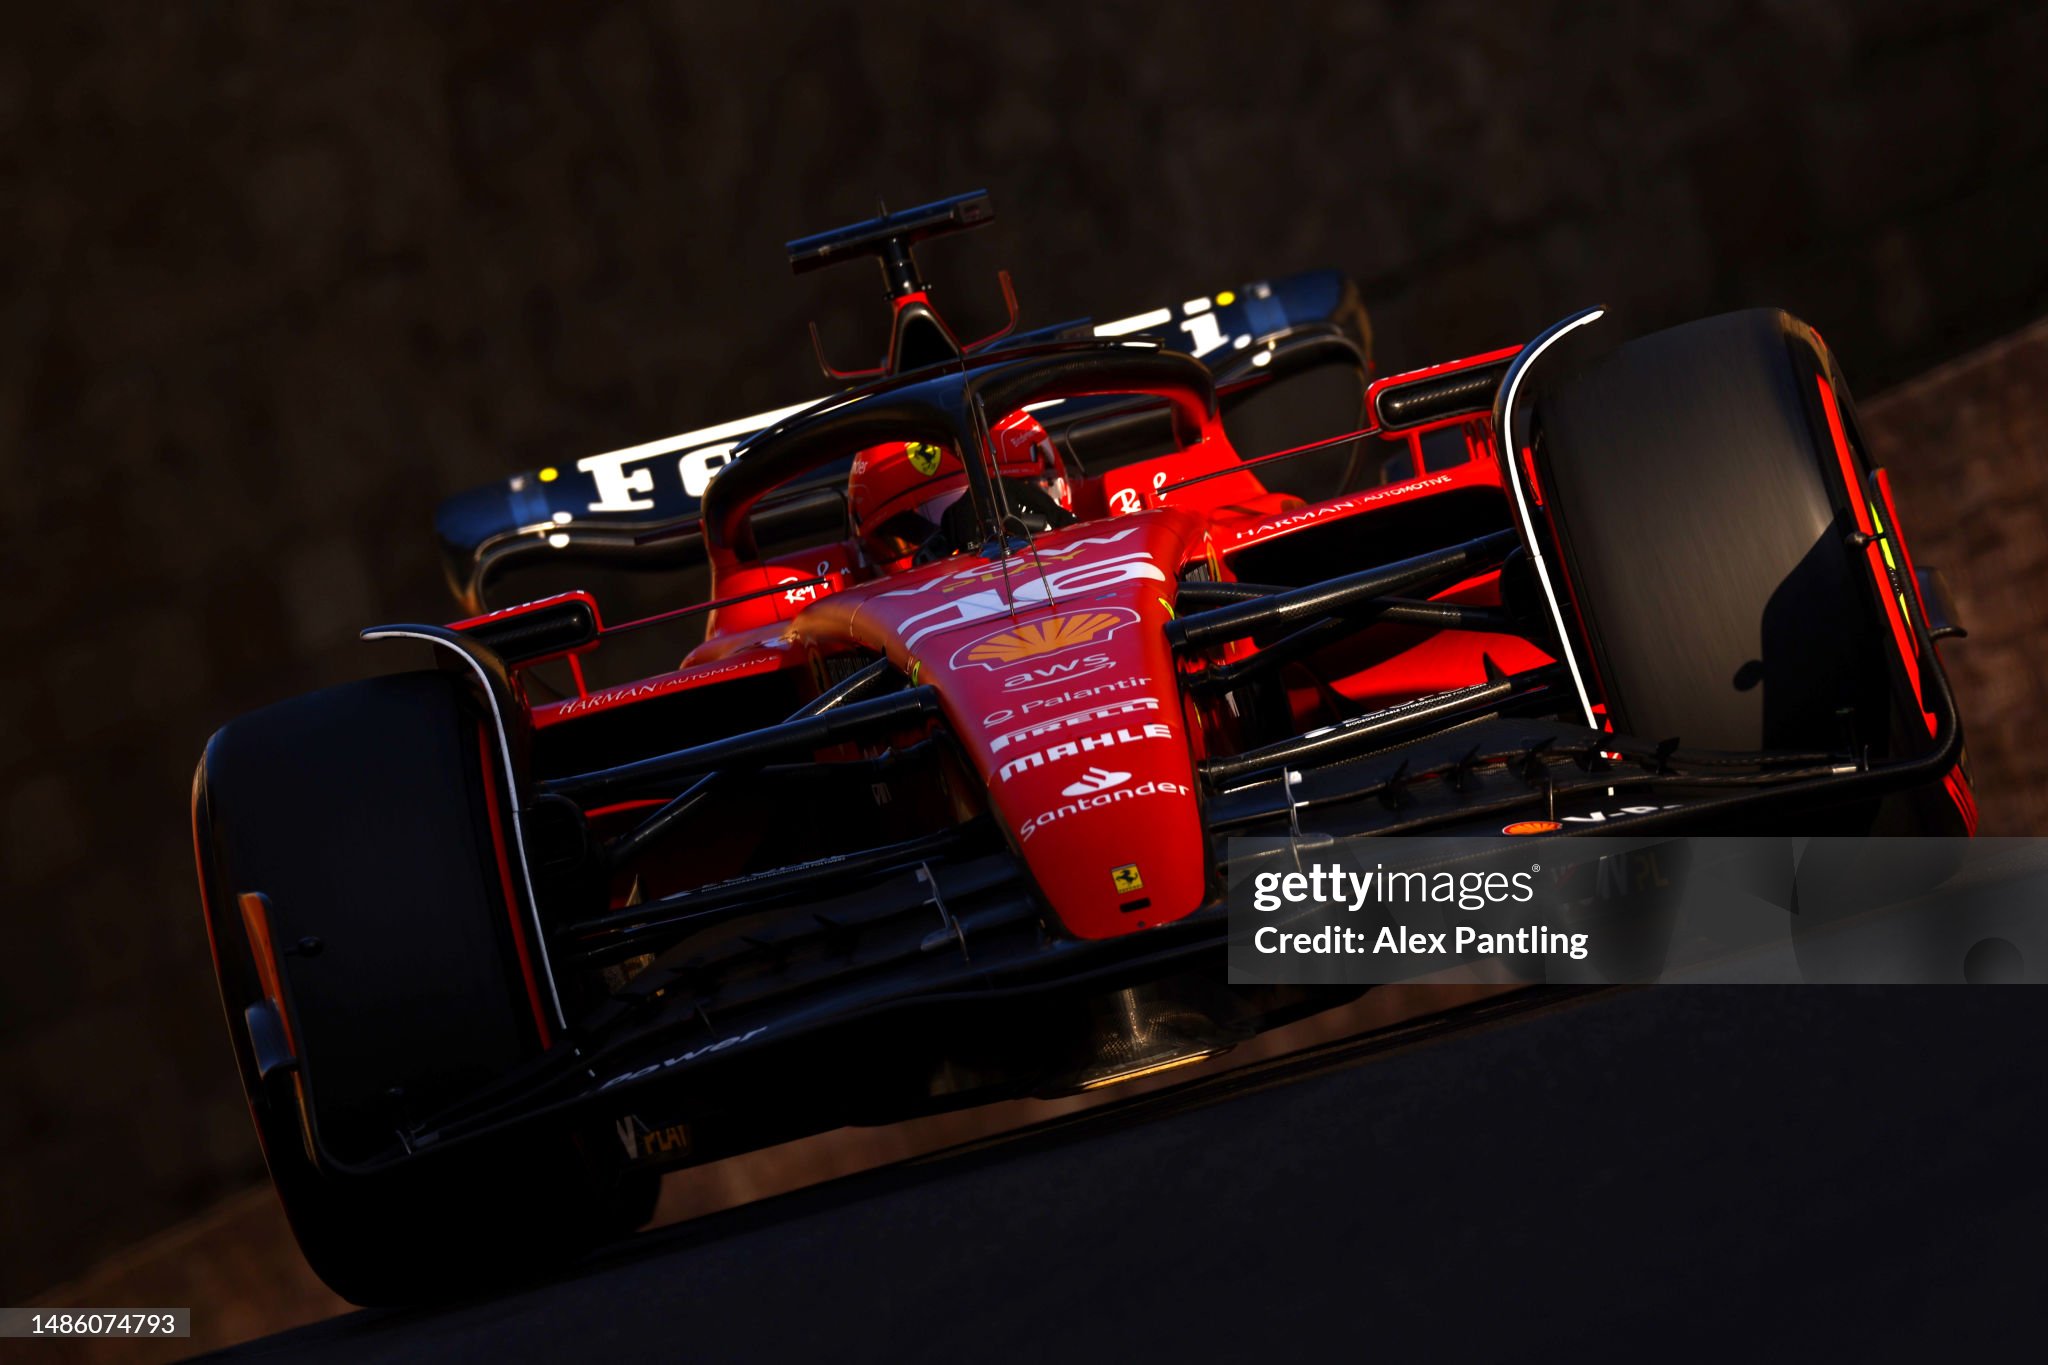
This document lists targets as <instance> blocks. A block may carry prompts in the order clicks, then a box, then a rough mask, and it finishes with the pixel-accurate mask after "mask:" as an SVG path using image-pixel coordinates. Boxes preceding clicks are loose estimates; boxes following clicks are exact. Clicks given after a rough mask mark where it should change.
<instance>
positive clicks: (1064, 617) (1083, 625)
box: [953, 607, 1138, 673]
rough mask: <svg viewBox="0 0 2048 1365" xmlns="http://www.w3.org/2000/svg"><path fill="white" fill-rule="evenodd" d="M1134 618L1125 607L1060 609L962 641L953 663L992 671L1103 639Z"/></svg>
mask: <svg viewBox="0 0 2048 1365" xmlns="http://www.w3.org/2000/svg"><path fill="white" fill-rule="evenodd" d="M1137 619H1138V613H1136V612H1134V611H1131V610H1129V609H1127V608H1124V607H1098V608H1095V609H1093V610H1089V611H1068V612H1059V613H1057V614H1055V615H1052V616H1048V617H1046V618H1044V619H1043V620H1039V621H1030V622H1027V623H1025V624H1024V625H1020V626H1010V627H1007V628H1005V629H1003V630H999V631H996V632H995V633H994V634H992V635H984V636H982V637H981V638H980V639H979V640H976V641H974V642H972V643H971V644H966V645H962V646H961V647H960V648H959V649H958V650H956V651H955V652H954V654H953V667H954V668H963V667H965V666H966V665H968V664H979V665H980V666H981V667H983V668H986V669H988V670H989V671H990V672H992V673H993V672H997V671H999V670H1002V669H1006V668H1010V667H1013V666H1015V665H1017V664H1021V663H1025V662H1028V661H1029V660H1032V659H1042V658H1046V657H1047V656H1049V655H1053V654H1059V653H1063V652H1064V651H1066V650H1069V649H1076V648H1079V647H1080V646H1082V645H1092V644H1096V643H1099V642H1101V641H1105V640H1107V639H1109V637H1110V636H1112V635H1114V634H1116V633H1117V631H1119V630H1121V629H1122V628H1123V627H1125V626H1127V625H1129V624H1131V622H1133V621H1135V620H1137Z"/></svg>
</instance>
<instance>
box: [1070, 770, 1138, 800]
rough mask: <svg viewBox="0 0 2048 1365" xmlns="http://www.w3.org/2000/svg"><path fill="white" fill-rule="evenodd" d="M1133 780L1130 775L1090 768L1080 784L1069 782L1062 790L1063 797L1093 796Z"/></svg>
mask: <svg viewBox="0 0 2048 1365" xmlns="http://www.w3.org/2000/svg"><path fill="white" fill-rule="evenodd" d="M1130 780H1131V775H1130V774H1129V773H1113V772H1111V771H1110V770H1109V769H1107V768H1090V769H1089V770H1088V771H1087V772H1085V773H1083V774H1082V775H1081V779H1080V780H1079V781H1078V782H1069V783H1068V784H1067V785H1066V786H1065V787H1063V788H1061V789H1060V795H1061V796H1093V795H1095V794H1096V793H1097V792H1106V791H1108V790H1109V789H1110V788H1111V787H1121V786H1122V785H1123V784H1124V783H1126V782H1128V781H1130Z"/></svg>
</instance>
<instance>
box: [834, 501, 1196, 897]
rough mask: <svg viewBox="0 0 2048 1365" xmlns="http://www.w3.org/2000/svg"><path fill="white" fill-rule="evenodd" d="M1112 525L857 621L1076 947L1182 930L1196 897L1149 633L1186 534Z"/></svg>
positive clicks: (1162, 649) (1161, 633) (1173, 744)
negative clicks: (885, 644) (901, 665)
mask: <svg viewBox="0 0 2048 1365" xmlns="http://www.w3.org/2000/svg"><path fill="white" fill-rule="evenodd" d="M1112 526H1114V528H1115V529H1113V530H1110V529H1104V528H1103V527H1102V526H1101V525H1100V524H1097V525H1096V526H1092V527H1076V528H1073V529H1071V530H1069V531H1067V532H1065V533H1064V534H1062V535H1059V536H1045V537H1041V538H1040V540H1039V542H1038V545H1037V546H1036V548H1035V550H1034V551H1033V552H1032V558H1030V559H1028V560H1022V559H1013V560H1011V561H1009V562H1008V564H1007V565H991V564H989V563H987V562H985V561H979V560H977V561H975V562H974V563H973V564H972V565H969V566H966V567H963V568H961V569H958V570H955V571H953V572H952V573H950V574H946V575H941V576H939V577H937V578H934V579H929V580H924V581H923V582H921V583H919V584H917V585H914V586H906V587H904V588H902V589H897V590H893V591H892V592H888V593H883V594H879V595H877V596H876V597H875V598H873V599H871V600H870V601H871V606H870V607H869V608H863V615H864V616H867V617H868V618H869V623H870V625H871V626H873V627H878V628H880V629H881V630H882V631H883V632H884V633H885V634H887V635H889V636H891V637H893V640H892V644H894V645H895V646H896V647H900V648H901V649H903V650H904V651H905V653H906V654H907V656H908V658H909V659H910V660H913V661H915V664H916V666H917V669H918V673H917V676H918V680H919V681H920V682H925V683H930V684H932V685H933V686H934V687H936V688H937V689H938V691H939V695H940V697H941V700H942V702H943V705H944V707H945V710H946V713H947V716H948V718H949V720H950V721H951V722H952V726H953V729H954V731H955V733H956V734H957V735H958V737H959V739H960V742H961V744H962V746H963V747H964V748H965V749H966V750H967V752H968V754H969V755H970V756H971V757H972V759H973V760H974V762H975V764H976V766H977V767H978V769H979V770H980V772H981V773H982V775H983V778H984V779H985V780H986V782H987V783H988V793H989V804H990V806H991V807H992V809H993V810H994V812H995V814H996V816H997V818H999V819H1000V820H1001V821H1002V822H1003V824H1004V826H1005V828H1006V829H1007V831H1008V833H1009V836H1010V838H1011V840H1012V841H1013V842H1014V843H1015V844H1016V846H1017V847H1018V848H1019V849H1020V850H1022V852H1023V854H1024V857H1025V860H1026V862H1027V863H1028V864H1029V866H1030V868H1031V872H1032V875H1033V876H1034V877H1035V878H1036V879H1037V882H1038V885H1039V887H1040V889H1041V890H1042V891H1043V892H1044V893H1045V895H1046V897H1047V899H1048V900H1049V901H1050V902H1051V905H1052V908H1053V912H1054V914H1055V915H1057V916H1058V918H1059V920H1060V922H1061V923H1062V924H1063V925H1064V926H1065V927H1066V928H1067V930H1068V931H1070V932H1071V933H1073V934H1075V935H1076V936H1078V937H1081V938H1111V937H1115V936H1117V935H1119V934H1127V933H1132V932H1135V931H1136V930H1139V929H1144V928H1150V927H1152V926H1154V925H1158V924H1163V923H1166V922H1168V921H1171V920H1175V919H1179V918H1180V917H1181V916H1183V915H1186V914H1188V913H1189V912H1191V911H1193V910H1195V909H1197V908H1198V907H1200V905H1201V904H1202V902H1203V899H1204V894H1205V887H1206V880H1207V877H1206V868H1207V858H1206V856H1205V853H1204V841H1203V835H1202V823H1201V812H1200V809H1199V807H1198V804H1197V800H1196V795H1195V779H1194V771H1193V761H1192V758H1191V754H1190V750H1189V745H1188V734H1187V721H1186V718H1185V716H1184V715H1183V712H1182V707H1181V701H1180V692H1179V686H1178V683H1177V682H1176V679H1175V669H1174V660H1173V654H1172V650H1171V649H1170V648H1169V647H1168V645H1167V642H1166V634H1165V629H1164V627H1165V625H1166V622H1167V621H1169V620H1171V619H1172V616H1173V607H1172V599H1173V593H1174V583H1175V573H1174V570H1175V569H1176V568H1177V566H1178V565H1179V563H1180V561H1181V558H1182V554H1181V549H1182V545H1183V544H1184V537H1185V535H1186V534H1187V531H1188V529H1189V528H1188V527H1187V526H1186V525H1185V523H1184V519H1182V518H1180V517H1178V516H1175V515H1173V514H1147V515H1143V516H1135V517H1129V518H1125V519H1123V520H1121V521H1119V522H1116V523H1112ZM892 652H893V650H892Z"/></svg>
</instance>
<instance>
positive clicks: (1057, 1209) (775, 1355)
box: [225, 986, 2048, 1362]
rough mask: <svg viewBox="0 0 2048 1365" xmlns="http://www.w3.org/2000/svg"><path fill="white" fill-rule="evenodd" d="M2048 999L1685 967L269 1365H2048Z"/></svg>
mask: <svg viewBox="0 0 2048 1365" xmlns="http://www.w3.org/2000/svg"><path fill="white" fill-rule="evenodd" d="M2044 1043H2048V992H2043V991H2040V990H2037V989H2029V988H2026V987H2012V988H2004V989H1999V988H1977V989H1970V988H1922V989H1903V988H1889V989H1882V990H1879V989H1858V988H1820V987H1807V988H1791V989H1777V988H1760V987H1753V988H1705V987H1694V988H1688V987H1669V986H1667V987H1658V988H1652V989H1647V990H1638V991H1632V992H1625V993H1615V994H1607V995H1601V996H1595V997H1584V998H1578V999H1573V1000H1568V1001H1563V1002H1556V1003H1553V1004H1551V1005H1550V1006H1548V1007H1546V1008H1543V1009H1540V1010H1535V1011H1530V1012H1526V1013H1516V1014H1512V1015H1510V1016H1508V1017H1504V1018H1493V1019H1476V1020H1474V1021H1472V1022H1471V1024H1470V1026H1469V1027H1465V1028H1463V1029H1461V1030H1459V1031H1456V1032H1450V1033H1443V1034H1439V1035H1437V1036H1433V1037H1428V1036H1425V1037H1422V1038H1419V1039H1415V1040H1411V1041H1410V1042H1409V1043H1408V1044H1407V1045H1405V1046H1402V1047H1399V1048H1396V1049H1393V1050H1385V1051H1377V1052H1368V1053H1367V1054H1365V1055H1363V1056H1359V1055H1352V1056H1348V1057H1346V1056H1341V1055H1340V1056H1334V1057H1333V1056H1324V1057H1321V1058H1317V1059H1313V1060H1311V1061H1309V1062H1304V1063H1301V1064H1299V1065H1298V1066H1297V1067H1296V1068H1295V1069H1296V1070H1297V1071H1304V1070H1305V1071H1306V1072H1307V1074H1295V1075H1289V1074H1287V1073H1288V1070H1289V1069H1288V1068H1287V1067H1285V1066H1282V1067H1279V1068H1277V1069H1272V1070H1268V1071H1266V1072H1264V1073H1262V1076H1261V1078H1260V1079H1259V1081H1258V1083H1257V1084H1256V1085H1254V1086H1243V1085H1240V1086H1237V1087H1233V1088H1232V1089H1231V1091H1229V1092H1228V1093H1221V1094H1219V1093H1217V1092H1215V1091H1211V1092H1209V1093H1207V1094H1202V1095H1197V1096H1194V1097H1192V1098H1189V1097H1183V1099H1182V1100H1179V1101H1173V1102H1161V1103H1142V1104H1138V1105H1135V1106H1132V1107H1130V1108H1128V1109H1126V1110H1123V1111H1118V1112H1113V1113H1111V1114H1110V1115H1108V1116H1106V1117H1104V1118H1100V1119H1094V1120H1089V1119H1082V1120H1078V1121H1070V1122H1066V1123H1063V1124H1060V1125H1057V1126H1053V1127H1049V1128H1047V1129H1046V1130H1044V1131H1040V1132H1035V1133H1033V1134H1032V1135H1030V1136H1027V1137H1025V1138H1024V1139H1021V1140H1017V1141H1011V1142H1008V1143H1002V1144H997V1145H990V1146H984V1147H982V1148H979V1149H976V1150H971V1151H964V1152H961V1153H957V1154H953V1155H949V1156H946V1157H944V1158H941V1159H936V1160H931V1161H927V1162H923V1163H919V1164H912V1165H906V1166H899V1167H893V1168H889V1169H886V1170H882V1171H877V1172H872V1173H869V1174H866V1175H861V1176H855V1177H851V1178H848V1179H845V1180H840V1181H836V1182H833V1183H831V1184H829V1185H824V1186H820V1187H817V1188H814V1189H810V1190H805V1191H801V1192H799V1193H796V1194H792V1195H788V1196H784V1197H781V1198H777V1199H773V1200H768V1201H764V1202H762V1203H760V1204H756V1205H752V1206H749V1207H747V1208H743V1209H736V1210H733V1211H730V1212H728V1213H724V1214H720V1215H716V1216H713V1217H710V1218H706V1219H702V1220H699V1221H697V1222H694V1223H688V1224H682V1225H678V1226H676V1227H673V1228H669V1229H666V1230H664V1231H659V1232H655V1233H652V1234H647V1235H644V1236H642V1237H640V1238H637V1239H635V1240H634V1241H633V1242H632V1243H631V1244H629V1245H627V1246H625V1247H622V1248H619V1249H616V1250H614V1251H612V1252H609V1253H607V1254H605V1255H603V1256H600V1257H598V1258H596V1259H595V1260H594V1261H592V1262H591V1263H589V1264H587V1265H585V1266H583V1267H581V1268H579V1269H578V1270H577V1271H574V1272H572V1273H569V1274H566V1275H563V1276H561V1277H559V1278H557V1279H554V1280H552V1281H550V1282H547V1283H543V1284H537V1285H531V1286H527V1287H524V1288H520V1289H516V1290H514V1291H512V1292H509V1293H507V1294H505V1295H503V1296H502V1297H498V1298H494V1299H491V1300H488V1301H477V1302H471V1303H466V1304H461V1305H455V1306H449V1307H443V1308H438V1309H433V1310H413V1311H404V1312H363V1313H356V1314H353V1315H350V1316H347V1317H343V1318H337V1319H334V1320H331V1321H328V1322H324V1323H319V1324H315V1325H313V1326H310V1327H306V1328H302V1329H300V1330H297V1331H294V1332H289V1333H285V1334H282V1335H280V1336H275V1337H271V1338H267V1339H264V1340H261V1341H256V1342H251V1343H248V1344H246V1345H244V1346H242V1347H240V1348H237V1349H235V1350H232V1351H229V1352H227V1353H225V1354H226V1357H228V1358H232V1359H238V1360H264V1359H290V1360H294V1361H327V1360H334V1361H364V1360H378V1361H413V1360H451V1359H455V1360H460V1359H473V1358H474V1359H490V1360H493V1361H524V1360H561V1359H572V1358H573V1359H582V1360H607V1361H610V1360H634V1359H647V1358H660V1359H674V1360H692V1361H729V1360H749V1361H756V1360H771V1361H780V1360H791V1361H815V1360H832V1361H835V1362H836V1361H848V1360H891V1361H903V1360H951V1361H963V1360H1031V1361H1038V1362H1044V1361H1048V1360H1050V1361H1056V1362H1064V1361H1072V1360H1130V1359H1171V1358H1178V1359H1182V1360H1221V1359H1234V1360H1259V1359H1291V1358H1295V1357H1297V1356H1301V1355H1307V1356H1310V1357H1312V1358H1321V1357H1326V1356H1327V1357H1338V1356H1342V1357H1346V1358H1353V1359H1357V1358H1364V1357H1367V1356H1385V1355H1387V1354H1389V1353H1392V1352H1397V1351H1398V1352H1400V1353H1402V1354H1403V1355H1414V1354H1417V1353H1421V1354H1426V1355H1427V1356H1430V1357H1439V1356H1451V1357H1456V1358H1464V1357H1470V1356H1476V1355H1480V1354H1482V1353H1484V1354H1488V1355H1496V1356H1497V1355H1500V1354H1503V1353H1512V1354H1515V1355H1523V1356H1533V1357H1535V1358H1539V1359H1540V1358H1548V1357H1553V1356H1559V1355H1565V1354H1570V1355H1573V1356H1579V1357H1584V1356H1596V1357H1599V1356H1609V1355H1621V1354H1624V1353H1626V1354H1631V1355H1638V1356H1640V1355H1642V1354H1645V1353H1647V1354H1649V1355H1650V1358H1653V1359H1666V1358H1674V1357H1677V1358H1718V1359H1726V1358H1728V1357H1729V1356H1730V1355H1731V1354H1735V1353H1740V1354H1741V1355H1746V1356H1762V1357H1765V1358H1779V1357H1783V1356H1789V1355H1795V1354H1796V1355H1800V1356H1807V1357H1817V1358H1820V1359H1831V1358H1842V1357H1845V1356H1848V1355H1850V1354H1851V1353H1853V1354H1854V1355H1855V1356H1857V1357H1860V1358H1863V1359H1870V1358H1920V1359H1925V1358H1930V1357H1932V1358H1947V1357H1952V1356H1953V1354H1954V1353H1955V1352H1957V1351H1958V1350H1962V1349H1969V1350H1972V1351H1996V1352H1997V1353H1998V1354H1999V1355H2001V1356H2010V1355H2014V1354H2019V1353H2021V1352H2023V1351H2024V1352H2027V1353H2028V1354H2031V1350H2032V1349H2033V1348H2037V1347H2038V1345H2039V1340H2040V1333H2039V1326H2038V1316H2039V1314H2038V1308H2039V1303H2040V1292H2041V1289H2042V1286H2043V1283H2044V1279H2048V1239H2044V1236H2043V1234H2044V1230H2048V1176H2044V1174H2043V1171H2044V1164H2043V1159H2042V1157H2043V1138H2044V1124H2043V1120H2044V1118H2048V1105H2044V1103H2043V1095H2044V1082H2048V1076H2044V1066H2043V1056H2044V1047H2043V1044H2044Z"/></svg>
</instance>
